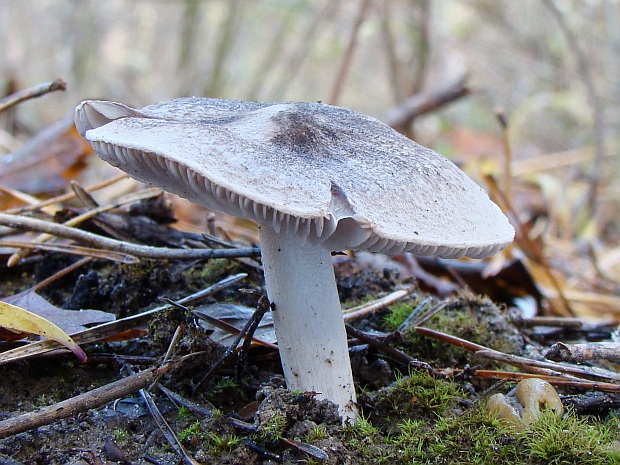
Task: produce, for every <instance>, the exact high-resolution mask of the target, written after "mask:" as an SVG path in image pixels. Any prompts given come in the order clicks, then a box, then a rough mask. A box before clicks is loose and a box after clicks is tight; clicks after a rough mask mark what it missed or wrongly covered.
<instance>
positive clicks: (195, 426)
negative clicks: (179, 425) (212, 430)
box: [177, 420, 201, 442]
mask: <svg viewBox="0 0 620 465" xmlns="http://www.w3.org/2000/svg"><path fill="white" fill-rule="evenodd" d="M200 434H201V427H200V422H199V421H198V420H196V421H195V422H194V423H192V424H191V425H189V426H188V427H187V428H185V429H183V430H181V431H179V432H178V433H177V437H178V438H179V441H181V442H183V441H188V440H190V439H191V438H193V437H198V436H200Z"/></svg>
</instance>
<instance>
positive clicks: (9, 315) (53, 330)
mask: <svg viewBox="0 0 620 465" xmlns="http://www.w3.org/2000/svg"><path fill="white" fill-rule="evenodd" d="M0 327H3V328H7V329H12V330H15V331H20V332H23V333H30V334H38V335H39V336H42V337H44V338H46V339H52V340H54V341H56V342H58V343H60V344H62V345H63V346H65V347H66V348H67V349H69V350H70V351H71V352H73V353H74V354H75V356H76V357H77V358H78V359H79V360H80V362H85V361H86V354H85V353H84V351H83V350H82V349H81V348H80V346H78V345H77V344H76V343H75V342H73V339H71V338H70V337H69V336H68V335H67V333H65V332H64V331H63V330H62V329H60V328H59V327H58V326H56V325H55V324H54V323H52V322H50V321H48V320H46V319H45V318H42V317H40V316H39V315H35V314H34V313H31V312H29V311H28V310H24V309H23V308H19V307H16V306H15V305H11V304H7V303H6V302H2V301H0Z"/></svg>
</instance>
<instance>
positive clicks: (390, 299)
mask: <svg viewBox="0 0 620 465" xmlns="http://www.w3.org/2000/svg"><path fill="white" fill-rule="evenodd" d="M414 290H415V287H414V286H411V287H409V288H407V289H400V290H398V291H394V292H392V293H391V294H388V295H386V296H385V297H381V298H380V299H376V300H373V301H371V302H366V303H365V304H362V305H358V306H356V307H353V308H349V309H347V310H344V312H343V313H344V321H353V320H356V319H357V318H360V317H362V316H365V315H368V314H369V313H374V312H376V311H378V310H381V309H382V308H385V307H387V306H388V305H390V304H393V303H394V302H398V301H399V300H401V299H403V298H405V297H407V296H408V295H409V294H411V293H412V292H413V291H414Z"/></svg>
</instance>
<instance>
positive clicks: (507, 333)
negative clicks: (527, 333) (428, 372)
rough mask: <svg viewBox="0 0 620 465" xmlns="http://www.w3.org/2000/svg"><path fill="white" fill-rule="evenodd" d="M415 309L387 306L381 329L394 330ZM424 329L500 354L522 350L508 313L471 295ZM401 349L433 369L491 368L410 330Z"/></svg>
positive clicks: (459, 300)
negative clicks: (471, 366)
mask: <svg viewBox="0 0 620 465" xmlns="http://www.w3.org/2000/svg"><path fill="white" fill-rule="evenodd" d="M414 306H415V303H414V304H407V303H405V304H397V305H393V306H390V308H389V312H388V313H387V314H386V316H385V317H384V319H383V328H382V329H383V330H386V331H393V330H394V329H396V328H397V327H398V325H400V324H401V323H402V322H403V321H404V320H405V318H406V317H407V316H408V315H409V314H410V313H411V311H412V309H413V308H414ZM424 326H425V327H427V328H430V329H434V330H436V331H440V332H443V333H446V334H450V335H453V336H457V337H460V338H462V339H466V340H468V341H470V342H474V343H477V344H481V345H483V346H486V347H489V348H491V349H495V350H499V351H502V352H507V353H511V354H518V353H520V351H521V350H522V345H523V339H522V337H520V335H519V332H518V330H517V329H516V328H515V327H514V326H513V325H512V324H511V321H510V316H509V314H508V312H507V311H506V310H504V309H502V308H499V307H498V306H496V305H495V304H493V303H492V302H491V301H490V300H489V299H486V298H479V297H477V296H472V295H468V296H461V297H458V298H455V299H454V300H452V301H451V302H450V303H449V304H448V305H447V307H446V308H445V309H443V310H442V311H440V312H439V313H437V314H436V315H434V316H433V317H432V318H431V319H429V320H428V321H427V322H426V323H425V324H424ZM400 347H401V349H403V350H404V351H405V352H406V353H408V354H409V355H411V356H412V357H415V358H417V359H419V360H424V361H426V362H428V363H430V364H431V365H434V366H439V367H444V366H464V365H466V364H468V363H476V364H477V365H479V364H480V363H482V362H484V363H485V367H490V366H491V362H486V361H481V360H478V359H476V360H475V361H474V360H473V358H472V354H471V353H469V352H467V351H465V350H463V349H460V348H457V347H454V346H451V345H449V344H446V343H444V342H440V341H436V340H434V339H430V338H428V337H425V336H421V335H420V334H418V333H417V331H416V330H415V328H413V327H412V328H408V329H407V330H405V331H404V332H403V343H402V344H401V345H400Z"/></svg>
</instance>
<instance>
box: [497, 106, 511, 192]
mask: <svg viewBox="0 0 620 465" xmlns="http://www.w3.org/2000/svg"><path fill="white" fill-rule="evenodd" d="M495 116H496V117H497V121H498V122H499V125H500V127H501V128H502V145H503V148H504V190H503V191H504V195H506V197H507V198H509V199H511V198H512V147H511V146H510V135H509V132H508V119H507V118H506V113H505V112H504V110H503V109H498V110H497V111H496V112H495Z"/></svg>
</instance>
